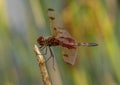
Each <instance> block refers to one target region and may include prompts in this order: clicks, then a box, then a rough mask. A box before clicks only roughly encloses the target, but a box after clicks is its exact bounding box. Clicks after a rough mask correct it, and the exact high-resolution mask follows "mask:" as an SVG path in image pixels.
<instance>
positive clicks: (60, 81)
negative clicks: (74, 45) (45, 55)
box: [0, 0, 120, 85]
mask: <svg viewBox="0 0 120 85" xmlns="http://www.w3.org/2000/svg"><path fill="white" fill-rule="evenodd" d="M48 8H53V9H55V10H56V13H57V18H58V19H60V20H61V21H60V22H59V23H58V24H59V25H61V23H62V24H64V27H65V28H66V29H67V30H68V32H70V33H71V35H72V36H73V37H74V38H75V39H76V40H77V41H82V42H83V41H85V42H95V43H98V44H99V46H97V47H78V56H79V57H78V59H77V64H76V65H75V66H70V65H67V64H66V63H64V62H63V60H62V56H61V49H60V48H59V47H54V48H53V50H54V54H55V59H56V61H55V62H56V63H55V66H56V71H54V70H53V68H52V59H51V60H50V61H48V62H47V67H48V70H49V74H50V79H51V81H52V85H120V38H119V36H120V1H119V0H0V85H43V81H42V76H41V73H40V70H39V66H38V62H37V59H36V55H35V53H34V51H33V46H34V44H36V39H37V38H38V37H39V36H50V35H51V33H50V28H49V22H48V17H47V13H46V10H47V9H48Z"/></svg>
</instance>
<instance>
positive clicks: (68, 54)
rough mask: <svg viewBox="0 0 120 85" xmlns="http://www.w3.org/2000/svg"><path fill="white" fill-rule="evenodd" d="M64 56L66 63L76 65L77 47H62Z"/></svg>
mask: <svg viewBox="0 0 120 85" xmlns="http://www.w3.org/2000/svg"><path fill="white" fill-rule="evenodd" d="M62 56H63V60H64V61H65V62H66V63H68V64H71V65H74V64H75V61H76V58H77V49H76V48H75V49H68V48H65V47H62Z"/></svg>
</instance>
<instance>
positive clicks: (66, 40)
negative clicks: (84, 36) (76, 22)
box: [37, 8, 98, 65]
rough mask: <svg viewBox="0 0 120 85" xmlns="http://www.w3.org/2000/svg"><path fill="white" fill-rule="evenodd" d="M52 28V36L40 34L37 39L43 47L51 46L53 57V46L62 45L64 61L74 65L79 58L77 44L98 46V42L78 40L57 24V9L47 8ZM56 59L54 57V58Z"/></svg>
mask: <svg viewBox="0 0 120 85" xmlns="http://www.w3.org/2000/svg"><path fill="white" fill-rule="evenodd" d="M47 14H48V18H49V22H50V30H51V33H52V36H50V37H48V38H45V37H43V36H40V37H39V38H38V39H37V42H38V44H39V45H40V48H41V49H45V48H46V49H47V48H49V51H50V54H51V56H50V57H49V58H48V59H47V60H49V59H50V58H51V57H54V55H53V52H52V49H51V47H54V46H60V47H61V49H62V57H63V60H64V62H66V63H68V64H70V65H74V64H75V61H76V58H77V56H78V55H77V46H97V45H98V44H97V43H87V42H77V41H76V40H75V39H74V38H73V37H72V36H71V35H70V34H69V33H68V31H66V30H65V29H64V28H62V27H59V26H58V25H57V24H56V17H55V10H54V9H52V8H49V9H48V10H47ZM53 59H54V58H53Z"/></svg>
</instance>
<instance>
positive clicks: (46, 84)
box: [34, 45, 51, 85]
mask: <svg viewBox="0 0 120 85" xmlns="http://www.w3.org/2000/svg"><path fill="white" fill-rule="evenodd" d="M34 51H35V53H36V56H37V60H38V63H39V67H40V70H41V74H42V78H43V82H44V85H51V81H50V78H49V75H48V72H47V69H46V65H45V60H44V58H43V56H42V55H41V53H40V51H39V48H38V47H37V45H35V46H34Z"/></svg>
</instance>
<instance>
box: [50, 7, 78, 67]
mask: <svg viewBox="0 0 120 85" xmlns="http://www.w3.org/2000/svg"><path fill="white" fill-rule="evenodd" d="M48 17H49V21H50V29H51V32H52V36H54V37H55V38H56V39H58V40H59V41H60V42H63V43H64V42H75V40H74V39H73V38H72V37H71V35H70V34H69V33H68V32H67V31H66V30H65V29H63V28H61V27H58V26H57V23H56V18H55V11H54V9H51V8H49V9H48ZM61 48H62V55H63V59H64V61H65V62H66V63H68V64H71V65H74V63H75V60H76V58H77V49H76V47H74V48H73V49H68V48H66V47H61Z"/></svg>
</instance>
